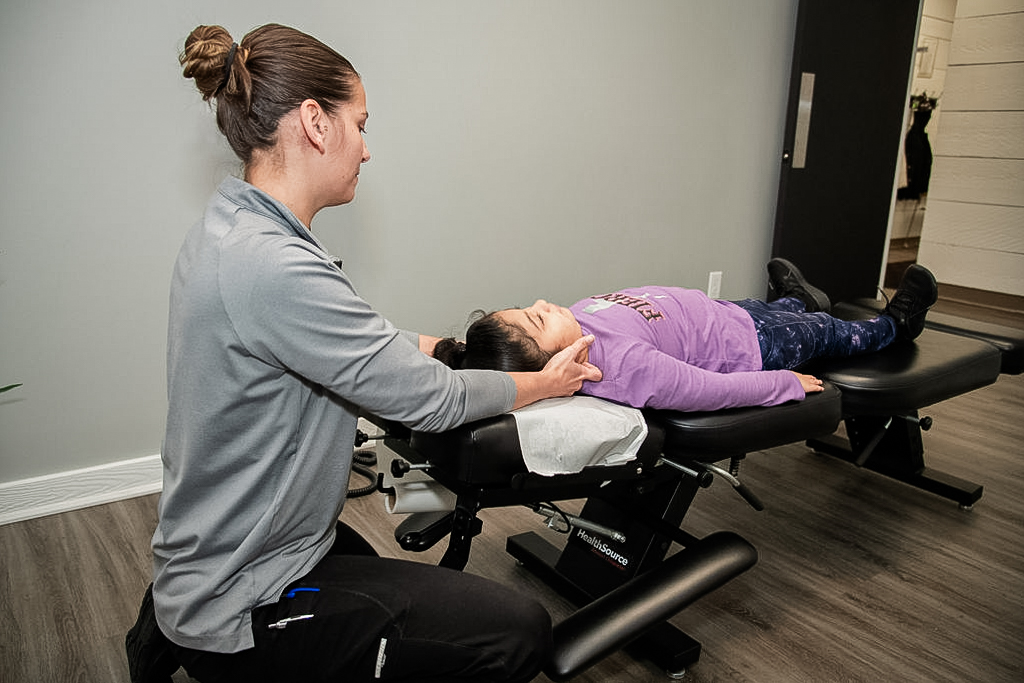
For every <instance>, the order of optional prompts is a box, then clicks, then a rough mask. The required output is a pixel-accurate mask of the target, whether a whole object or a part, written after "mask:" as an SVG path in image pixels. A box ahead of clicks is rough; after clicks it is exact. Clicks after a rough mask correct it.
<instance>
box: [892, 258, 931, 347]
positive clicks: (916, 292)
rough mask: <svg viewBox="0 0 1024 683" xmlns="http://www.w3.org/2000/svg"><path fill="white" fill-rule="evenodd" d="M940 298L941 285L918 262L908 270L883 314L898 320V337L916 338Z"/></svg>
mask: <svg viewBox="0 0 1024 683" xmlns="http://www.w3.org/2000/svg"><path fill="white" fill-rule="evenodd" d="M938 298H939V286H938V284H936V282H935V276H934V275H932V272H931V271H930V270H928V269H927V268H925V267H924V266H919V265H917V264H916V263H915V264H913V265H911V266H910V267H909V268H907V270H906V271H905V272H904V273H903V278H902V279H901V280H900V286H899V287H897V288H896V293H895V294H893V295H892V299H891V300H890V301H889V303H888V304H886V305H885V310H884V311H882V312H883V313H885V314H886V315H888V316H889V317H891V318H892V319H893V320H895V321H896V338H897V339H917V337H918V336H919V335H920V334H921V331H922V330H924V318H925V314H926V313H928V309H929V308H931V307H932V305H934V304H935V302H936V301H937V300H938Z"/></svg>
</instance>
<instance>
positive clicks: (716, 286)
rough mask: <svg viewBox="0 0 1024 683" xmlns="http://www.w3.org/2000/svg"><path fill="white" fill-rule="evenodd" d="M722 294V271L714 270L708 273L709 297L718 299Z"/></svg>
mask: <svg viewBox="0 0 1024 683" xmlns="http://www.w3.org/2000/svg"><path fill="white" fill-rule="evenodd" d="M720 296H722V271H720V270H713V271H711V272H710V273H708V297H709V298H711V299H717V298H718V297H720Z"/></svg>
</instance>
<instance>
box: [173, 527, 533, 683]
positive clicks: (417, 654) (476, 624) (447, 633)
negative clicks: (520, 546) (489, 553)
mask: <svg viewBox="0 0 1024 683" xmlns="http://www.w3.org/2000/svg"><path fill="white" fill-rule="evenodd" d="M307 615H312V616H307ZM252 616H253V635H254V638H255V641H256V646H255V647H254V648H253V649H250V650H245V651H242V652H237V653H233V654H220V653H211V652H204V651H199V650H191V649H188V648H183V647H179V646H176V645H171V649H172V652H173V654H174V658H175V659H176V660H177V662H178V663H180V664H181V665H182V666H184V667H185V670H186V671H187V672H188V674H189V675H190V676H191V677H193V678H195V679H197V680H199V681H202V683H221V682H223V683H227V682H234V681H239V682H241V681H246V682H247V683H248V682H251V681H273V682H274V683H278V682H288V681H296V682H300V681H301V682H302V683H313V682H314V681H376V680H380V681H423V682H429V681H438V682H440V681H465V682H475V681H480V682H483V681H509V682H515V683H525V682H526V681H529V680H531V679H533V678H534V677H535V676H536V675H537V673H538V672H539V671H540V669H541V668H542V667H543V666H544V664H545V663H546V662H547V660H548V658H549V657H550V651H551V621H550V617H549V616H548V614H547V612H546V611H545V610H544V608H543V607H541V606H540V605H539V604H538V603H536V602H535V601H533V600H531V599H529V598H527V597H526V596H523V595H522V594H519V593H515V592H513V591H511V590H509V589H507V588H505V587H504V586H502V585H500V584H496V583H494V582H492V581H488V580H486V579H482V578H480V577H477V576H473V575H471V574H465V573H462V572H457V571H452V570H449V569H444V568H441V567H435V566H432V565H427V564H422V563H419V562H408V561H405V560H394V559H387V558H381V557H377V556H376V554H375V553H374V552H373V549H372V548H371V547H370V546H369V544H367V543H366V541H364V540H363V539H362V538H361V537H359V536H358V535H357V534H356V533H355V532H354V531H352V530H351V529H348V527H344V526H343V525H339V527H338V541H337V542H336V543H335V546H334V548H333V549H332V552H331V553H330V554H329V555H327V556H326V557H325V558H324V559H323V560H321V562H320V563H319V564H318V565H317V566H316V567H315V568H314V569H313V571H311V572H310V573H309V574H307V575H306V576H305V577H303V578H302V579H300V580H298V581H296V582H295V583H293V584H292V585H291V586H289V587H288V588H287V589H286V591H285V593H284V595H283V596H282V597H281V599H280V600H279V601H278V602H276V603H274V604H271V605H267V606H264V607H260V608H257V609H256V610H254V611H253V615H252Z"/></svg>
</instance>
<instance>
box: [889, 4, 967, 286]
mask: <svg viewBox="0 0 1024 683" xmlns="http://www.w3.org/2000/svg"><path fill="white" fill-rule="evenodd" d="M955 15H956V2H944V1H943V0H924V6H923V7H922V9H921V19H920V25H919V28H918V38H917V49H916V53H915V57H914V71H913V73H912V75H911V84H910V101H909V110H908V111H907V116H906V122H907V123H906V129H905V130H904V137H903V144H902V146H901V154H900V163H899V166H898V171H897V173H898V174H899V178H898V183H897V187H898V188H899V189H898V190H897V192H896V204H895V207H894V209H893V216H892V230H891V232H890V233H889V249H888V258H887V259H886V269H885V278H884V286H885V288H886V289H895V287H896V285H897V284H898V283H899V279H900V276H901V275H902V274H903V271H905V270H906V269H907V267H908V266H910V265H911V264H912V263H916V262H917V253H918V249H919V248H920V244H921V230H922V227H923V226H924V217H925V211H926V209H927V206H928V182H929V180H930V177H931V163H932V146H933V144H934V140H935V132H936V131H937V130H938V128H939V125H938V120H939V117H940V115H941V114H940V109H939V107H940V106H941V98H942V92H943V89H944V87H945V80H946V71H947V69H948V66H949V44H950V40H951V39H952V36H953V19H954V17H955Z"/></svg>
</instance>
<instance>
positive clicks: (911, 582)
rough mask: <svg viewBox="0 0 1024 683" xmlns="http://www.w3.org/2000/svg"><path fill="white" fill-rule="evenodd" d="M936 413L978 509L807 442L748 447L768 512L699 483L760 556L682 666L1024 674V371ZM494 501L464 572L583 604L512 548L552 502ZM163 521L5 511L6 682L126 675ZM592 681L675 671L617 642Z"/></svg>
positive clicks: (551, 599)
mask: <svg viewBox="0 0 1024 683" xmlns="http://www.w3.org/2000/svg"><path fill="white" fill-rule="evenodd" d="M923 413H924V414H927V415H931V416H932V417H933V418H934V419H935V425H934V427H933V428H932V430H931V431H930V432H927V433H926V434H925V436H924V439H925V448H926V461H927V462H928V464H929V466H930V467H933V468H936V469H940V470H945V471H947V472H949V473H950V474H954V475H957V476H960V477H962V478H965V479H969V480H972V481H976V482H978V483H981V484H983V485H984V486H985V492H984V496H983V497H982V499H981V500H980V502H979V503H978V504H977V505H976V506H975V507H974V509H973V510H971V511H963V510H960V509H958V507H957V506H956V505H955V504H954V503H952V502H949V501H947V500H945V499H942V498H938V497H936V496H934V495H931V494H928V493H924V492H921V491H919V490H917V489H913V488H910V487H907V486H906V485H904V484H900V483H898V482H895V481H891V480H888V479H886V478H884V477H882V476H880V475H877V474H875V473H872V472H869V471H865V470H859V469H857V468H855V467H854V466H852V465H850V464H848V463H845V462H841V461H838V460H835V459H832V458H829V457H827V456H821V455H817V454H815V453H813V452H811V451H809V450H808V449H807V448H806V447H805V446H803V445H802V444H796V445H790V446H786V447H783V448H777V449H773V450H770V451H765V452H763V453H756V454H751V455H750V457H748V458H747V460H746V462H745V465H744V469H743V471H742V473H741V474H742V476H743V478H744V481H745V482H746V483H747V484H748V485H749V486H750V487H752V488H753V490H754V491H755V492H756V493H757V494H758V495H759V497H760V498H761V499H762V500H763V501H764V502H765V504H766V505H767V509H766V510H765V511H763V512H755V511H754V510H753V509H752V508H750V507H748V506H747V505H746V504H745V503H744V502H743V501H742V500H741V499H740V498H739V496H737V495H736V494H735V493H734V492H733V491H732V489H731V488H730V487H729V486H727V485H726V484H724V483H723V482H721V481H717V482H716V483H715V484H714V485H713V486H712V487H711V488H710V489H708V490H707V491H702V492H701V493H700V494H699V495H698V497H697V500H696V501H695V504H694V507H693V509H692V510H691V512H690V513H689V515H688V517H687V519H686V521H685V525H684V526H686V528H687V529H688V530H689V531H691V532H693V533H696V534H698V535H703V534H706V533H709V532H711V531H714V530H719V529H728V530H733V531H736V532H738V533H740V534H741V535H743V536H744V537H745V538H747V539H748V540H749V541H750V542H751V543H753V544H754V545H755V546H756V547H757V548H758V550H759V553H760V561H759V563H758V564H757V565H756V566H755V567H754V568H753V569H751V570H750V571H749V572H747V573H745V574H743V575H742V576H740V577H739V578H737V579H736V580H734V581H732V582H731V583H729V584H727V585H726V586H725V587H724V588H722V589H720V590H719V591H717V592H715V593H712V594H711V595H709V596H707V597H705V598H704V599H703V600H701V601H699V602H698V603H696V604H695V605H694V606H692V607H690V608H689V609H687V610H685V611H684V612H682V613H681V614H679V615H677V616H676V617H675V618H674V619H673V623H675V624H676V625H678V626H679V627H680V628H682V629H684V630H685V631H687V632H688V633H689V634H690V635H692V636H693V637H695V638H696V639H697V640H699V641H700V642H701V643H702V644H703V647H704V651H703V654H702V656H701V660H700V662H699V663H698V664H696V665H695V666H693V667H691V668H690V670H689V671H688V672H687V673H686V676H685V677H684V679H683V680H685V681H690V682H692V683H698V682H700V683H703V682H711V681H745V682H751V683H753V682H762V681H763V682H768V683H775V682H790V681H814V682H818V681H865V682H868V681H870V682H872V683H874V682H877V681H928V682H936V681H949V682H957V683H961V682H965V681H967V682H984V683H998V682H1001V681H1006V682H1007V683H1010V682H1012V683H1020V681H1024V650H1022V646H1024V376H1021V377H1005V376H1004V377H1001V378H1000V379H999V381H998V382H997V383H996V384H995V385H992V386H990V387H986V388H984V389H981V390H978V391H976V392H973V393H972V394H970V395H967V396H962V397H958V398H956V399H953V400H950V401H947V402H945V403H943V404H940V405H938V406H934V407H933V408H931V409H928V410H926V411H923ZM567 507H570V508H572V505H569V506H567ZM482 518H483V520H484V534H483V535H482V536H480V537H478V538H477V539H476V540H475V542H474V546H473V555H472V557H471V559H470V564H469V566H468V568H467V571H471V572H474V573H477V574H481V575H484V576H487V577H491V578H493V579H495V580H498V581H501V582H503V583H507V584H510V585H513V586H516V587H518V588H520V589H521V590H523V591H524V592H526V593H529V594H531V595H534V596H536V597H537V598H538V599H540V600H541V601H542V602H543V603H544V604H545V605H546V606H547V607H548V609H549V611H550V612H551V613H552V615H553V617H554V618H555V619H556V620H557V619H560V618H562V617H563V616H565V615H566V614H567V613H568V612H569V609H570V608H569V606H568V605H567V604H566V603H565V602H564V601H563V600H562V599H561V598H559V597H558V596H557V595H555V594H554V593H552V592H551V591H550V590H549V589H548V588H547V587H546V586H544V585H543V584H541V583H540V582H538V581H537V580H536V579H535V578H534V577H533V576H532V575H530V574H528V573H527V572H526V571H525V570H523V569H522V568H520V567H517V566H516V565H515V563H514V562H513V561H512V559H511V558H510V557H508V556H507V555H506V554H505V552H504V538H505V536H506V535H509V534H512V533H518V532H520V531H526V530H534V529H540V528H541V527H540V523H539V519H540V518H539V517H537V516H536V515H534V514H533V513H532V512H530V511H528V510H526V509H518V508H517V509H511V510H488V511H484V512H483V514H482ZM343 519H345V521H347V522H348V523H350V524H352V525H353V526H355V527H356V528H358V529H359V530H360V531H362V532H363V533H364V534H366V536H367V537H368V538H370V539H371V541H372V542H373V543H374V544H375V545H376V546H377V547H378V549H379V550H380V551H381V552H382V554H386V555H393V556H405V557H409V556H408V555H407V554H404V553H402V551H401V550H400V549H399V548H398V547H397V545H396V544H395V542H394V540H393V536H392V530H393V528H394V527H395V525H396V524H397V522H398V521H400V520H398V519H395V518H393V517H390V516H389V515H387V514H386V513H385V512H384V510H383V502H382V500H381V499H380V498H379V497H378V496H376V495H374V496H370V497H366V498H359V499H354V500H352V501H350V503H349V505H348V506H347V507H346V510H345V514H344V516H343ZM155 524H156V496H149V497H144V498H137V499H133V500H127V501H122V502H118V503H113V504H109V505H104V506H99V507H94V508H90V509H86V510H80V511H76V512H71V513H67V514H62V515H55V516H52V517H47V518H43V519H36V520H30V521H26V522H20V523H16V524H10V525H7V526H4V527H0V567H2V576H0V681H2V682H3V683H51V682H53V683H68V682H78V681H81V682H89V683H93V682H104V683H121V682H126V681H127V680H128V675H127V670H126V664H125V657H124V649H123V642H124V633H125V631H126V630H127V629H128V628H129V626H130V625H131V624H132V622H133V621H134V617H135V611H136V608H137V605H138V602H139V598H140V596H141V594H142V591H143V589H144V588H145V586H146V584H147V583H148V582H149V572H150V551H149V538H150V536H151V534H152V532H153V529H154V527H155ZM544 533H545V534H551V533H552V532H548V531H546V530H544ZM442 545H443V544H442ZM440 553H441V549H439V548H435V549H433V550H431V551H429V552H427V553H424V554H422V555H418V556H415V557H418V558H419V559H422V560H423V561H426V562H436V561H437V560H438V559H439V556H440ZM187 680H188V678H187V676H185V675H184V673H183V672H179V674H177V675H176V677H175V681H179V682H182V681H187ZM537 680H538V681H547V680H548V679H547V678H545V677H543V676H542V677H540V678H538V679H537ZM577 680H579V681H593V682H597V681H601V682H607V681H630V682H644V681H661V680H668V679H667V678H666V677H665V675H664V673H663V672H661V671H659V670H657V669H656V668H655V667H653V666H652V665H650V664H649V663H646V662H642V661H635V660H633V659H631V658H630V657H629V656H627V655H625V654H622V653H619V654H616V655H614V656H612V657H611V658H609V659H607V660H605V661H604V662H603V663H601V664H600V665H599V666H596V667H594V668H592V669H590V670H589V671H587V672H586V673H585V674H584V675H582V676H580V677H579V678H578V679H577Z"/></svg>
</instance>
